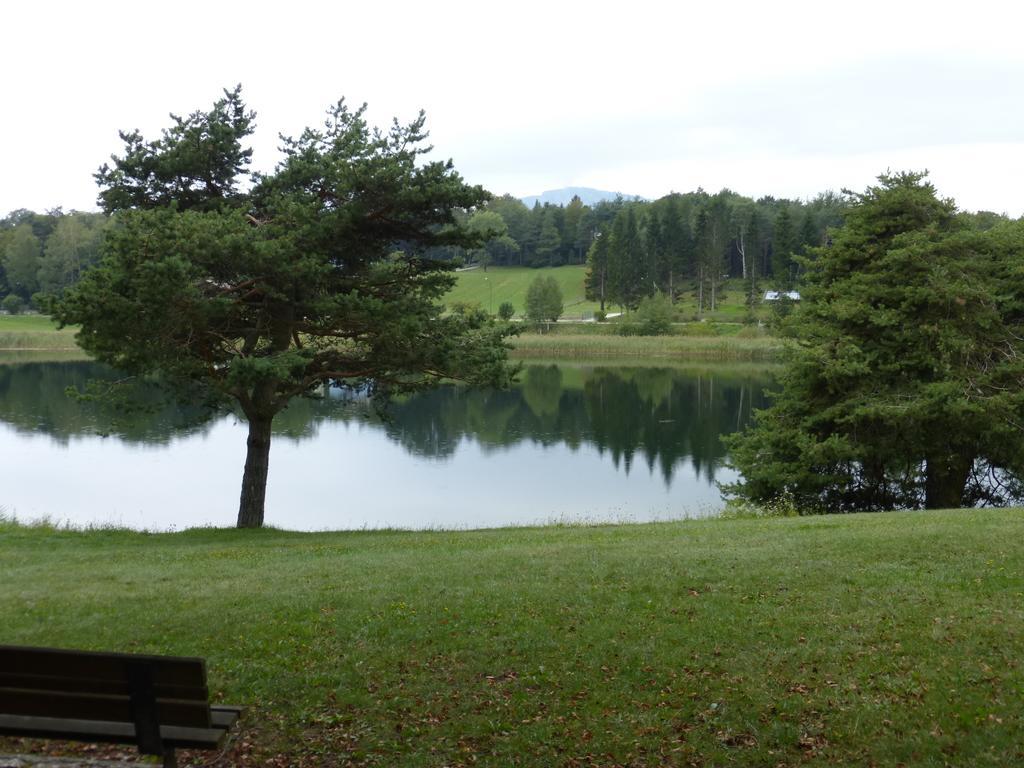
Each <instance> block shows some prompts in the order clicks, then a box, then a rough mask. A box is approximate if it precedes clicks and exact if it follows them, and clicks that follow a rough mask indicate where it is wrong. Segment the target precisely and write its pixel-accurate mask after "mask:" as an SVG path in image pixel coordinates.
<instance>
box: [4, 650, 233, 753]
mask: <svg viewBox="0 0 1024 768" xmlns="http://www.w3.org/2000/svg"><path fill="white" fill-rule="evenodd" d="M240 713H241V709H240V708H239V707H226V706H213V707H211V706H210V704H209V692H208V691H207V689H206V665H205V663H204V662H203V660H202V659H194V658H183V657H176V656H142V655H136V654H128V653H94V652H91V651H71V650H61V649H57V648H23V647H18V646H10V645H0V734H4V735H10V736H34V737H42V738H48V739H68V740H72V741H93V742H96V741H103V742H113V743H118V744H135V745H136V746H137V747H138V748H139V752H141V753H142V754H144V755H160V756H162V757H163V761H164V762H163V764H164V766H165V768H174V766H175V765H176V761H175V757H174V750H175V749H177V748H179V747H188V748H191V749H216V748H217V747H218V746H219V745H220V743H221V741H222V740H223V738H224V736H225V735H226V734H227V732H228V730H230V728H231V726H232V725H234V723H235V721H236V720H237V719H238V716H239V714H240Z"/></svg>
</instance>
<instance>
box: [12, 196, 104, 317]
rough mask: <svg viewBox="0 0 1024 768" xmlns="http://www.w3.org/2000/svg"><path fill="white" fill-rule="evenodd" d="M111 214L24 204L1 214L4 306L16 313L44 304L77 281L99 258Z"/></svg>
mask: <svg viewBox="0 0 1024 768" xmlns="http://www.w3.org/2000/svg"><path fill="white" fill-rule="evenodd" d="M107 226H108V219H107V217H106V216H105V215H104V214H102V213H87V212H81V211H71V212H68V213H65V212H64V211H62V210H61V209H60V208H57V209H54V210H52V211H48V212H47V213H36V212H34V211H29V210H25V209H19V210H16V211H12V212H11V213H9V214H8V215H7V216H5V217H4V218H2V219H0V307H2V308H3V309H5V310H7V311H8V312H11V313H17V312H20V311H21V310H22V309H25V308H27V307H29V306H32V305H35V306H40V305H42V304H43V297H44V296H59V295H60V294H61V293H63V291H64V289H65V288H67V287H68V286H69V285H73V284H74V283H76V282H78V280H79V278H80V277H81V276H82V273H83V272H84V271H85V270H86V269H88V268H89V267H90V266H92V265H93V264H95V263H96V261H98V260H99V255H100V245H101V243H102V241H103V233H104V230H105V229H106V227H107Z"/></svg>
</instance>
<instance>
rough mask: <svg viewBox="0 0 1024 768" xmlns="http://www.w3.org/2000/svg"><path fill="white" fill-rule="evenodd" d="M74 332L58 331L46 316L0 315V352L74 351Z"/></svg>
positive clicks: (72, 330) (71, 330) (69, 329)
mask: <svg viewBox="0 0 1024 768" xmlns="http://www.w3.org/2000/svg"><path fill="white" fill-rule="evenodd" d="M76 332H77V329H76V328H64V329H62V330H58V329H57V325H56V323H54V322H53V321H52V320H51V319H50V318H49V317H48V316H47V315H0V351H5V350H46V349H49V350H53V349H76V348H77V345H76V344H75V333H76Z"/></svg>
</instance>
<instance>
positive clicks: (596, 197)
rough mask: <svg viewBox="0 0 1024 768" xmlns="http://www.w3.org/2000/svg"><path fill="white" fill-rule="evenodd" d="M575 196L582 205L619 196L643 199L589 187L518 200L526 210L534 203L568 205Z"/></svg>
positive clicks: (548, 192) (569, 188)
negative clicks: (577, 196)
mask: <svg viewBox="0 0 1024 768" xmlns="http://www.w3.org/2000/svg"><path fill="white" fill-rule="evenodd" d="M575 195H579V197H580V200H582V201H583V204H584V205H594V204H595V203H599V202H601V201H602V200H614V199H615V198H616V197H619V196H620V195H621V196H622V197H623V198H625V199H626V200H643V199H644V198H642V197H640V196H639V195H623V194H622V193H621V192H607V191H605V190H603V189H593V188H591V187H562V188H561V189H549V190H548V191H547V192H545V193H544V194H541V195H530V196H529V197H522V198H520V200H522V201H523V203H524V204H525V205H526V207H527V208H533V205H534V203H538V202H539V203H540V204H541V205H544V204H545V203H551V204H552V205H568V204H569V203H571V202H572V198H573V196H575Z"/></svg>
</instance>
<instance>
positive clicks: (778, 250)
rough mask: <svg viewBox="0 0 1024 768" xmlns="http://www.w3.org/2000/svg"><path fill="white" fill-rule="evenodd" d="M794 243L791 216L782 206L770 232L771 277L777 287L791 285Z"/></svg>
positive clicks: (787, 209) (794, 237)
mask: <svg viewBox="0 0 1024 768" xmlns="http://www.w3.org/2000/svg"><path fill="white" fill-rule="evenodd" d="M796 245H797V243H796V233H795V232H794V231H793V217H792V216H791V215H790V213H789V208H783V209H782V210H781V211H779V214H778V216H776V217H775V231H774V232H773V233H772V277H773V278H774V279H775V284H776V285H777V286H778V287H779V288H784V289H788V288H791V287H792V286H793V277H794V275H793V270H794V266H795V265H794V262H793V254H794V252H795V251H796Z"/></svg>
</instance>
